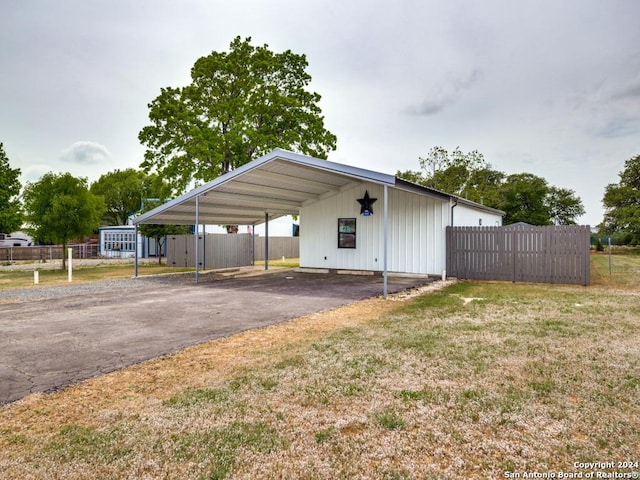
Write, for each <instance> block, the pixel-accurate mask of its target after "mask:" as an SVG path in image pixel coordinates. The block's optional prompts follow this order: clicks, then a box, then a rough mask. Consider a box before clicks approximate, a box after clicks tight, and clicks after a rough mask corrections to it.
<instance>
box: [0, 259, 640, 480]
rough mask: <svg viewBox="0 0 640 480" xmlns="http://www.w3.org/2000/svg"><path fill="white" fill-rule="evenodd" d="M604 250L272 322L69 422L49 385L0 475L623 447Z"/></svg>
mask: <svg viewBox="0 0 640 480" xmlns="http://www.w3.org/2000/svg"><path fill="white" fill-rule="evenodd" d="M616 260H617V262H618V263H617V265H618V267H619V269H620V272H619V273H618V274H617V275H614V276H608V272H607V276H605V275H604V274H603V273H602V271H601V270H602V267H603V264H602V262H601V259H600V258H599V257H597V256H595V257H594V258H593V263H594V268H593V273H594V275H592V277H593V279H594V282H592V286H590V287H583V286H565V285H532V284H513V283H508V282H507V283H498V282H487V283H484V282H461V283H458V284H454V285H452V286H450V287H448V288H445V289H443V290H441V291H438V292H433V293H429V294H426V295H423V296H419V297H416V298H414V299H412V300H408V301H404V302H398V304H397V306H394V307H393V308H392V309H391V310H390V311H387V313H385V314H384V315H381V316H380V317H379V318H373V319H372V320H371V321H369V322H367V323H364V324H353V323H351V322H349V321H345V325H346V326H345V327H343V328H340V329H338V330H336V331H330V332H329V333H327V334H324V335H322V336H321V337H320V338H314V339H311V338H310V339H308V340H303V341H301V342H300V343H298V344H295V345H293V344H291V343H287V342H288V341H287V340H286V338H281V336H282V337H284V336H285V335H286V334H285V333H284V332H285V330H282V329H281V327H282V328H283V329H284V328H288V326H287V325H283V326H281V327H273V328H272V329H266V330H265V331H262V332H261V331H257V332H253V333H252V335H253V334H255V335H256V336H259V338H260V339H261V342H260V343H258V345H260V347H257V348H256V351H255V352H254V353H249V354H241V353H238V358H237V359H234V362H233V363H234V364H235V363H236V362H237V365H232V366H228V367H225V368H224V369H222V370H216V369H215V368H214V367H213V366H212V367H211V370H210V371H206V372H205V373H204V374H200V376H197V377H194V378H191V377H186V378H181V377H176V378H175V384H174V385H172V386H171V387H170V389H169V390H171V391H167V392H163V394H164V393H166V395H157V394H155V395H151V394H140V398H138V400H137V402H138V403H135V401H134V399H133V398H115V399H111V400H109V401H105V402H106V403H105V404H104V405H97V404H96V405H95V407H94V403H91V409H93V408H95V411H93V412H90V411H88V412H87V416H86V418H84V420H83V421H77V422H73V423H69V422H67V423H65V424H63V425H58V424H57V423H56V420H55V419H56V418H57V415H58V414H56V411H57V407H56V403H55V397H52V398H51V400H50V402H49V401H47V402H46V407H44V406H42V405H40V407H39V408H38V409H36V408H35V407H34V408H30V407H28V405H27V406H25V407H21V406H19V405H17V406H16V407H9V408H7V409H5V410H3V412H2V413H3V414H4V416H3V417H0V419H3V420H0V434H1V435H0V452H2V453H0V465H2V468H3V475H4V476H5V477H6V478H8V479H12V478H47V477H48V476H51V477H55V478H61V479H62V478H114V479H115V478H137V477H146V478H179V479H180V478H182V479H186V478H189V479H190V478H196V479H223V478H256V479H268V478H304V479H322V478H339V479H347V478H356V477H357V478H388V479H420V478H440V479H454V478H470V479H484V478H505V476H504V474H505V472H519V473H523V472H532V471H538V472H558V471H565V472H566V471H571V470H572V469H573V464H574V462H597V461H605V460H607V461H608V460H609V459H611V460H613V461H623V460H627V459H628V460H635V459H639V458H640V442H639V441H638V439H639V438H640V423H639V422H638V418H640V351H639V350H638V345H640V310H639V309H640V300H639V297H638V290H639V289H640V275H638V273H639V272H640V270H639V269H640V256H638V255H626V256H622V255H620V256H619V258H618V259H615V260H614V261H616ZM623 265H626V266H625V267H624V268H622V266H623ZM604 266H605V267H606V268H608V265H607V264H604ZM465 298H475V299H479V300H474V301H471V302H467V303H465V301H464V299H465ZM387 305H388V304H387ZM338 313H339V311H334V312H329V314H328V315H337V314H338ZM313 318H314V320H313V322H322V318H323V317H322V316H321V315H320V316H317V317H316V316H314V317H313ZM260 335H263V336H260ZM304 338H306V337H304ZM280 341H282V342H283V343H278V342H280ZM224 342H225V343H224V344H225V345H236V344H234V343H233V342H234V338H233V337H232V338H229V339H226V340H225V341H224ZM243 342H248V339H247V337H246V336H241V337H238V344H237V345H238V346H239V347H243V346H245V344H246V343H243ZM216 345H218V344H217V343H212V344H211V347H210V348H209V349H208V350H207V352H208V358H209V361H210V362H211V363H212V365H214V364H215V362H216V359H217V358H218V354H219V350H218V349H217V348H218V347H217V346H216ZM268 346H271V347H268ZM270 348H271V349H270ZM238 352H240V350H238ZM198 361H199V357H194V359H193V362H194V363H195V362H198ZM170 364H171V359H170V358H168V359H165V360H164V361H163V365H164V368H167V369H168V368H169V366H170ZM155 368H159V367H157V366H156V367H155ZM153 372H154V373H153V375H151V376H150V377H149V379H147V380H146V381H148V382H153V379H154V378H156V375H159V372H156V371H155V370H154V371H153ZM167 376H170V374H169V373H167ZM116 378H117V377H110V380H109V381H110V382H116V381H117V380H116ZM140 378H142V377H140ZM129 381H131V380H129ZM137 381H141V380H137ZM189 385H198V387H191V386H189ZM128 392H129V393H128V394H127V395H131V396H133V395H135V394H134V393H133V392H131V391H128ZM63 393H64V392H63ZM78 395H79V396H81V395H80V394H78ZM136 398H137V397H136ZM73 400H74V401H75V397H74V398H73ZM132 405H138V407H137V408H136V407H133V406H132ZM88 410H90V409H88ZM14 416H15V417H16V418H19V419H20V420H21V421H20V422H17V423H10V421H9V419H11V418H13V417H14ZM48 424H51V427H50V428H48V430H47V428H45V426H46V425H48ZM54 425H57V427H55V428H54ZM34 426H37V428H34ZM43 429H44V432H43ZM47 432H48V433H47ZM635 470H636V471H637V469H635ZM607 471H609V472H611V471H617V469H613V470H611V469H609V470H607ZM631 471H633V470H630V469H626V470H624V472H625V473H630V472H631ZM50 472H56V474H55V475H51V474H50Z"/></svg>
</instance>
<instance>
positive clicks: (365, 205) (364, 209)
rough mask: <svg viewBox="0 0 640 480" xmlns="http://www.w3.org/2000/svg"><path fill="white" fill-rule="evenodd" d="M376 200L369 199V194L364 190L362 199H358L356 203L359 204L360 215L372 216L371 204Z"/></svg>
mask: <svg viewBox="0 0 640 480" xmlns="http://www.w3.org/2000/svg"><path fill="white" fill-rule="evenodd" d="M376 200H378V199H377V198H370V197H369V192H368V191H367V190H365V192H364V197H362V198H358V203H359V204H360V214H361V215H364V216H365V217H367V216H369V215H373V204H374V203H375V201H376Z"/></svg>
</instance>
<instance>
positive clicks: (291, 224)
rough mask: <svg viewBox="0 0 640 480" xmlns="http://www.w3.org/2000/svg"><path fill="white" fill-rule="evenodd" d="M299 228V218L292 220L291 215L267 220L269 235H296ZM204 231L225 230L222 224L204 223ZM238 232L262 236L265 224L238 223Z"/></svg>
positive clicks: (220, 231) (215, 231)
mask: <svg viewBox="0 0 640 480" xmlns="http://www.w3.org/2000/svg"><path fill="white" fill-rule="evenodd" d="M299 229H300V223H299V220H294V219H293V216H291V215H285V216H284V217H278V218H275V219H273V220H269V236H270V237H297V236H298V233H299V231H300V230H299ZM200 232H202V227H200ZM205 233H227V230H226V228H224V227H223V226H222V225H206V226H205ZM238 233H249V234H251V233H253V234H255V235H257V236H259V237H264V236H265V235H266V229H265V224H264V222H262V223H260V224H258V225H255V226H254V225H239V226H238Z"/></svg>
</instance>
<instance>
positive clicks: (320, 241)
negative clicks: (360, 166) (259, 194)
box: [300, 183, 449, 274]
mask: <svg viewBox="0 0 640 480" xmlns="http://www.w3.org/2000/svg"><path fill="white" fill-rule="evenodd" d="M365 190H366V191H368V192H369V196H370V197H372V198H377V199H378V201H377V202H375V203H374V204H373V211H374V214H373V215H372V216H370V217H363V216H361V215H360V204H359V203H358V202H357V199H358V198H362V196H363V195H364V193H365ZM338 218H356V235H357V237H356V248H355V249H343V248H340V249H339V248H338V246H337V244H338V238H337V237H338V233H337V230H338ZM383 221H384V189H383V187H382V186H381V185H377V184H371V183H365V184H361V185H358V186H356V187H354V188H351V189H348V190H345V191H341V192H339V193H337V194H336V195H335V196H332V197H329V198H326V199H323V200H320V201H318V202H315V203H313V204H311V205H306V206H304V207H303V209H302V212H301V215H300V222H301V223H300V232H301V240H300V264H301V266H303V267H313V268H337V269H353V270H374V271H382V270H383V268H384V267H383V242H384V239H383ZM448 221H449V204H448V203H447V202H443V201H440V200H437V199H434V198H431V197H426V196H422V195H418V194H413V193H409V192H405V191H402V190H398V189H394V188H389V225H388V264H387V269H388V270H389V271H391V272H407V273H419V274H440V272H441V271H442V270H443V269H444V265H445V254H446V245H445V234H444V232H445V227H446V225H447V223H448ZM325 257H326V260H325Z"/></svg>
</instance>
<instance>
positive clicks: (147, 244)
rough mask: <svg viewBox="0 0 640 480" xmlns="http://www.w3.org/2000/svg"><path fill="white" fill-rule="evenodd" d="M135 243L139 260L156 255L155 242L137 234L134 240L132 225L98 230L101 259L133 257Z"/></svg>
mask: <svg viewBox="0 0 640 480" xmlns="http://www.w3.org/2000/svg"><path fill="white" fill-rule="evenodd" d="M136 242H137V244H138V257H139V258H147V257H153V256H156V255H157V247H156V242H155V240H154V239H151V238H147V237H144V236H142V235H141V234H138V237H137V238H136V227H134V226H133V225H117V226H111V227H100V228H99V229H98V245H99V247H98V255H100V256H102V257H108V258H132V257H135V255H136Z"/></svg>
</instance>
